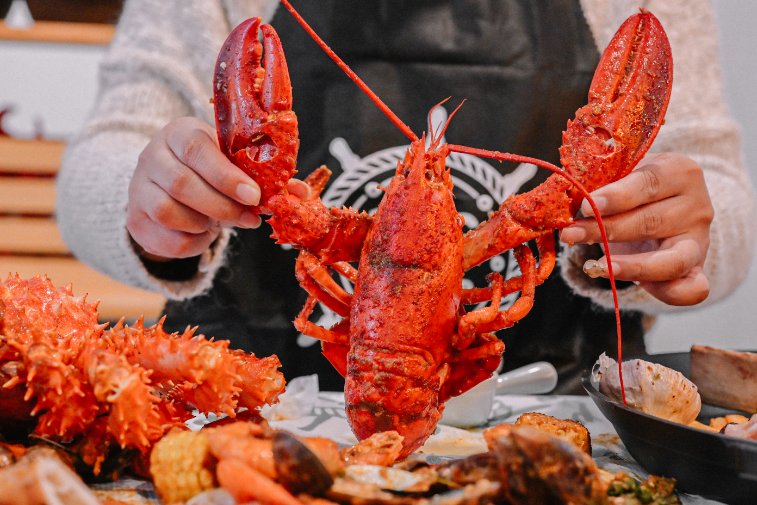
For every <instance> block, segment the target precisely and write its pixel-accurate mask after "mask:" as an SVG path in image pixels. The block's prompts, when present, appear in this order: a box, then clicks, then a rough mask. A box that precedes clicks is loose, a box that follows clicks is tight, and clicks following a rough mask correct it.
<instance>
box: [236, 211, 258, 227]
mask: <svg viewBox="0 0 757 505" xmlns="http://www.w3.org/2000/svg"><path fill="white" fill-rule="evenodd" d="M260 223H261V220H260V216H259V215H257V214H255V213H254V212H252V211H249V210H246V211H244V212H243V213H242V215H241V216H239V226H240V227H242V228H257V227H258V226H260Z"/></svg>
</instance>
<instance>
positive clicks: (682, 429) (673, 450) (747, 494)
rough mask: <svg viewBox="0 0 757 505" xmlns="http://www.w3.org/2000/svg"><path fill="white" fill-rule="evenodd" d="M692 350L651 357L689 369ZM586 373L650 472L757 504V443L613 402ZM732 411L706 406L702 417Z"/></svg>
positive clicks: (586, 382) (698, 490) (689, 489)
mask: <svg viewBox="0 0 757 505" xmlns="http://www.w3.org/2000/svg"><path fill="white" fill-rule="evenodd" d="M688 359H689V353H676V354H670V355H654V356H652V357H651V359H650V361H653V362H655V363H660V364H663V365H665V366H668V367H670V368H673V369H676V370H679V371H680V372H681V373H683V374H684V375H687V374H688V371H689V364H688V363H689V362H688ZM590 376H591V373H590V372H588V373H586V374H584V377H583V379H582V383H583V387H584V389H585V390H586V392H587V393H589V396H590V397H591V399H592V400H593V401H594V403H595V404H596V405H597V407H599V410H600V411H602V414H604V416H605V417H606V418H607V419H608V420H609V421H610V422H611V423H612V425H613V427H614V428H615V431H616V432H617V433H618V436H619V437H620V439H621V440H622V441H623V444H624V445H625V447H626V449H628V452H629V453H630V454H631V456H633V458H634V459H635V460H636V461H637V462H638V463H639V464H640V465H641V466H642V467H644V469H645V470H647V471H648V472H649V473H652V474H655V475H662V476H666V477H673V478H675V479H676V481H677V485H678V489H679V490H680V491H681V492H685V493H690V494H697V495H701V496H704V497H706V498H710V499H713V500H718V501H722V502H726V503H733V504H738V505H740V504H744V505H746V504H749V505H753V504H755V503H757V441H753V440H743V439H738V438H734V437H729V436H726V435H723V434H720V433H714V432H710V431H704V430H699V429H696V428H690V427H688V426H686V425H683V424H678V423H674V422H671V421H666V420H665V419H660V418H659V417H654V416H650V415H648V414H645V413H643V412H640V411H638V410H635V409H632V408H630V407H626V406H624V405H622V404H621V403H618V402H615V401H613V400H610V399H609V398H608V397H607V396H605V395H604V394H602V393H600V392H599V391H597V389H596V388H595V387H594V386H593V385H592V384H591V379H590ZM726 413H729V414H732V413H734V411H733V410H729V411H727V410H725V409H721V408H719V407H714V406H711V405H702V412H701V414H700V417H699V421H701V422H704V423H705V424H706V423H707V422H708V421H709V419H710V418H711V417H717V416H722V415H725V414H726Z"/></svg>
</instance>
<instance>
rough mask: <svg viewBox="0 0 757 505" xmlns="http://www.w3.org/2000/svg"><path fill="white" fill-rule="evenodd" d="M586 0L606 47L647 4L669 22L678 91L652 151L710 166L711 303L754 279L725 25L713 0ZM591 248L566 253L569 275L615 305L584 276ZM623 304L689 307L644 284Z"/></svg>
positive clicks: (647, 308) (749, 205)
mask: <svg viewBox="0 0 757 505" xmlns="http://www.w3.org/2000/svg"><path fill="white" fill-rule="evenodd" d="M643 3H644V5H641V2H631V1H615V2H600V1H598V0H585V1H583V2H582V5H583V7H584V12H585V14H586V18H587V21H588V23H589V25H590V27H591V29H592V32H593V34H594V37H595V40H596V42H597V45H598V47H600V48H604V47H606V45H607V44H608V43H609V41H610V38H611V37H612V35H613V34H614V31H615V30H616V29H617V27H619V26H620V24H621V23H622V22H623V20H624V19H625V18H626V17H627V16H629V15H631V14H633V13H634V12H636V11H637V10H638V8H639V7H645V8H647V9H648V10H649V11H651V12H652V13H653V14H655V15H656V16H657V17H658V18H659V19H660V21H661V22H662V24H663V26H664V27H665V30H666V32H667V34H668V38H669V39H670V44H671V49H672V53H673V91H672V94H671V100H670V104H669V106H668V111H667V115H666V118H665V125H664V126H663V127H662V129H661V130H660V133H659V135H658V136H657V138H656V139H655V143H654V145H653V146H652V149H651V152H678V153H682V154H684V155H686V156H688V157H690V158H692V159H693V160H694V161H695V162H696V163H698V164H699V166H700V167H701V168H702V170H703V171H704V176H705V180H706V183H707V188H708V191H709V193H710V199H711V201H712V205H713V207H714V209H715V216H714V219H713V222H712V225H711V227H710V248H709V251H708V254H707V259H706V260H705V265H704V273H705V275H706V276H707V278H708V279H709V282H710V296H709V297H708V299H707V300H706V301H705V302H704V304H711V303H714V302H716V301H718V300H720V299H722V298H724V297H725V296H727V295H728V294H729V293H730V292H731V291H732V290H733V289H734V288H735V287H736V286H738V285H739V284H740V283H741V282H742V281H743V280H744V278H745V277H746V274H747V272H748V270H749V265H750V263H751V260H752V256H753V253H754V243H755V234H756V233H757V229H756V228H755V223H757V220H755V199H754V193H753V189H752V184H751V181H750V179H749V176H748V173H747V171H746V168H745V166H744V161H743V156H742V152H741V137H740V132H739V128H738V126H737V124H736V123H735V122H734V120H733V119H732V117H731V116H730V114H729V112H728V110H727V107H726V105H725V101H724V97H723V86H722V77H721V69H720V60H719V54H718V42H717V28H716V25H715V19H714V13H713V10H712V6H711V5H710V3H709V1H707V0H695V1H691V0H659V1H655V0H651V1H647V2H643ZM589 251H590V248H588V247H585V246H577V247H569V248H566V250H565V251H564V253H563V254H562V255H561V257H560V264H561V267H562V272H563V276H564V277H565V279H566V280H567V282H568V283H569V285H570V286H571V287H572V288H573V290H574V291H575V292H576V293H578V294H580V295H582V296H586V297H590V298H592V299H593V300H594V301H595V302H596V303H597V304H599V305H601V306H604V307H608V308H609V307H612V295H611V293H610V291H609V290H607V289H605V288H603V287H598V285H597V284H596V283H595V282H593V281H592V280H591V279H589V278H588V277H587V276H586V275H584V274H583V272H582V270H581V267H582V265H583V263H584V261H585V260H586V259H588V258H589V257H591V256H590V253H589ZM620 304H621V306H622V307H624V308H626V309H629V310H640V311H643V312H646V313H650V314H654V313H662V312H673V311H677V310H685V307H684V308H682V307H674V306H671V305H667V304H664V303H662V302H660V301H659V300H657V299H655V298H653V297H652V296H651V295H649V293H647V292H646V291H644V290H643V289H641V288H640V287H637V286H633V287H630V288H627V289H624V290H622V292H621V293H620Z"/></svg>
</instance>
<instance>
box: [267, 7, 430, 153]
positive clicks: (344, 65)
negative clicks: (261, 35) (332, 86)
mask: <svg viewBox="0 0 757 505" xmlns="http://www.w3.org/2000/svg"><path fill="white" fill-rule="evenodd" d="M280 1H281V3H282V4H283V5H284V7H286V9H287V10H288V11H289V12H291V13H292V16H294V19H296V20H297V22H298V23H299V24H300V26H302V28H303V29H304V30H305V31H306V32H307V33H308V35H310V37H311V38H312V39H313V40H314V41H315V43H316V44H318V46H320V48H321V49H322V50H323V52H325V53H326V54H327V55H328V56H329V58H331V59H332V60H334V63H336V64H337V66H338V67H339V68H341V69H342V71H344V73H345V74H347V76H348V77H349V78H350V79H352V80H353V81H354V82H355V84H357V85H358V87H359V88H360V89H361V90H362V91H363V93H365V94H366V95H368V98H370V99H371V101H372V102H373V103H374V104H376V107H378V108H379V109H380V110H381V112H383V113H384V115H386V117H388V118H389V120H390V121H391V122H392V123H394V124H395V126H397V128H399V129H400V131H402V133H404V134H405V136H406V137H407V138H409V139H410V140H411V141H412V142H415V141H416V140H418V136H417V135H416V134H415V133H413V130H411V129H410V127H409V126H408V125H406V124H405V123H404V122H403V121H402V120H401V119H400V118H399V117H398V116H397V115H396V114H395V113H394V112H393V111H392V109H390V108H389V106H388V105H386V104H385V103H384V101H383V100H381V98H379V96H378V95H377V94H376V93H374V92H373V90H372V89H371V88H369V87H368V85H367V84H366V83H365V82H363V80H362V79H361V78H360V77H359V76H358V75H357V74H356V73H355V72H354V71H353V70H352V69H351V68H350V67H349V65H347V63H345V62H344V60H342V59H341V58H340V57H339V56H338V55H337V54H336V53H335V52H334V51H333V50H332V49H331V48H330V47H329V46H328V44H326V42H324V41H323V39H322V38H321V37H320V36H319V35H318V34H317V33H316V32H315V30H313V28H311V27H310V25H309V24H308V22H307V21H305V19H304V18H303V17H302V16H300V13H299V12H297V11H296V10H295V9H294V7H292V4H290V3H289V0H280Z"/></svg>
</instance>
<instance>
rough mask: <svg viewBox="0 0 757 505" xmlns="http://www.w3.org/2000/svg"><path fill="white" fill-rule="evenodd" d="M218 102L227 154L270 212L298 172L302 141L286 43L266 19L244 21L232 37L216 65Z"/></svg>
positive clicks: (219, 125)
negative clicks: (270, 201) (273, 198)
mask: <svg viewBox="0 0 757 505" xmlns="http://www.w3.org/2000/svg"><path fill="white" fill-rule="evenodd" d="M258 31H260V32H262V34H263V41H262V43H261V42H260V40H259V39H258ZM264 49H265V54H264ZM261 60H262V65H261ZM213 103H214V105H215V118H216V131H217V132H218V141H219V144H220V148H221V151H223V153H224V154H225V155H226V156H227V157H228V158H229V159H230V160H231V161H232V162H233V163H234V164H235V165H237V166H238V167H240V168H241V169H242V170H244V171H245V172H246V173H247V174H248V175H249V176H250V177H252V178H253V179H255V181H256V182H257V183H258V185H259V186H260V189H261V203H260V206H261V210H262V211H266V203H267V202H268V199H269V198H270V197H271V196H273V195H275V194H278V193H281V192H283V191H284V189H285V188H286V183H287V181H288V180H289V179H291V178H292V176H294V174H295V173H296V172H297V170H296V168H295V167H296V161H297V150H298V148H299V137H298V132H297V117H296V116H295V114H294V112H293V111H292V85H291V82H290V80H289V72H288V70H287V63H286V59H285V57H284V51H283V49H282V47H281V41H280V40H279V37H278V35H277V34H276V31H275V30H274V29H273V28H272V27H271V26H270V25H265V24H261V20H260V18H251V19H248V20H246V21H244V22H243V23H241V24H240V25H239V26H237V27H236V28H235V29H234V30H233V31H232V32H231V34H229V36H228V38H227V39H226V42H225V43H224V45H223V47H222V49H221V51H220V53H219V55H218V60H217V61H216V67H215V77H214V83H213Z"/></svg>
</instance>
